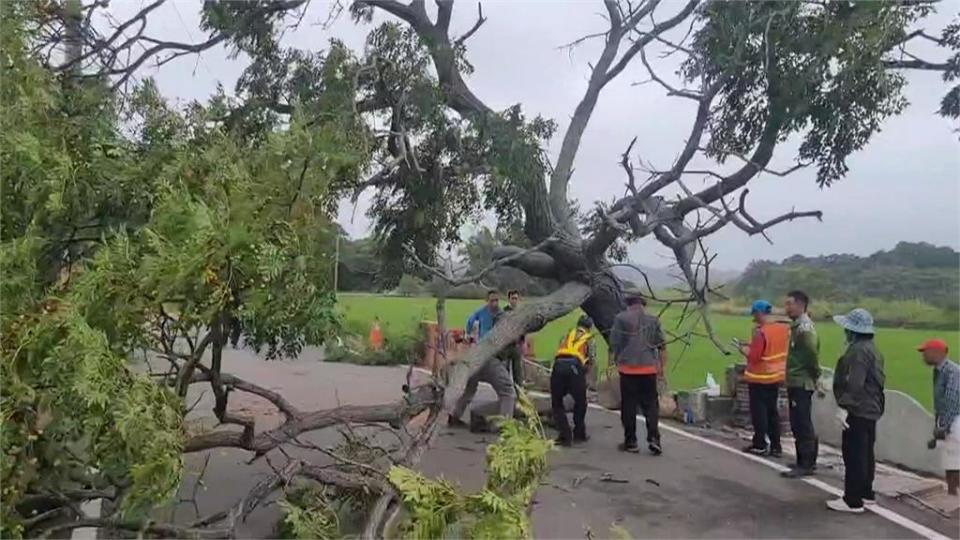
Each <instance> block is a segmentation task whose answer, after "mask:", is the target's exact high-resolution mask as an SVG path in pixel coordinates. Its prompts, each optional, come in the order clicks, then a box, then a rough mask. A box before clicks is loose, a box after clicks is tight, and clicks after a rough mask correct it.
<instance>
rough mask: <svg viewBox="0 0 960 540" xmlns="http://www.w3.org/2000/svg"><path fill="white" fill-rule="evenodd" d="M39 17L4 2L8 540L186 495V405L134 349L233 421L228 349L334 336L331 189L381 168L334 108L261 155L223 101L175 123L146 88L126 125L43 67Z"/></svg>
mask: <svg viewBox="0 0 960 540" xmlns="http://www.w3.org/2000/svg"><path fill="white" fill-rule="evenodd" d="M32 6H34V4H30V3H22V4H21V3H6V2H5V3H3V4H2V9H3V17H2V21H3V31H2V32H0V33H2V39H3V42H2V45H3V47H2V54H3V62H2V66H3V74H2V78H3V80H4V84H3V85H2V88H3V90H2V100H3V101H2V106H3V111H2V115H0V118H2V121H3V122H4V125H3V129H2V130H0V137H2V141H0V147H2V156H0V157H2V164H0V170H2V182H3V199H2V202H3V207H2V214H3V228H2V244H0V264H2V271H3V276H4V279H3V280H2V294H3V300H4V306H3V311H2V319H0V325H2V348H3V362H2V376H3V381H4V384H3V388H2V417H3V438H2V448H3V454H4V459H3V465H2V477H3V481H2V484H3V491H2V493H3V498H2V507H3V516H2V517H3V520H2V521H3V527H4V528H3V536H4V537H11V536H19V535H20V534H30V533H31V532H30V530H24V529H23V528H22V527H23V523H24V521H23V518H24V517H25V516H27V515H29V512H30V511H31V509H33V510H35V509H36V508H37V507H36V505H37V504H39V503H40V502H42V501H45V500H48V499H51V498H52V499H53V500H54V501H60V500H61V499H63V498H64V497H67V496H65V495H63V493H64V492H67V491H70V490H73V492H77V491H78V490H79V491H83V490H84V489H94V488H95V489H102V490H105V491H104V493H107V494H108V496H109V498H113V499H114V500H115V502H116V503H117V506H118V508H119V512H120V514H119V516H120V517H122V518H123V519H136V518H138V517H141V516H143V515H145V513H146V512H147V511H149V510H150V509H151V508H153V507H154V506H155V505H156V504H158V503H161V502H163V501H164V500H166V499H167V498H168V497H170V496H171V495H172V494H173V493H174V492H175V491H176V489H177V487H178V485H179V479H180V470H181V468H182V452H183V447H184V432H183V427H182V414H183V410H184V404H183V403H182V402H181V401H180V400H179V399H178V396H177V395H176V393H174V392H173V391H172V389H171V388H170V387H168V386H167V385H165V384H159V385H158V384H156V383H155V382H153V381H150V380H148V379H147V378H146V377H144V376H142V375H139V374H136V373H134V372H133V371H131V369H130V368H129V367H128V360H129V358H130V357H131V356H132V355H133V354H134V352H136V351H141V350H142V351H148V352H151V354H155V355H160V356H159V357H160V358H161V361H169V362H170V363H171V367H172V368H173V369H172V375H173V379H170V380H168V381H161V382H170V383H171V384H176V386H177V389H178V390H180V391H181V393H182V391H183V390H184V389H185V387H186V385H189V384H190V383H191V382H193V379H192V373H193V370H194V369H197V370H199V369H201V368H203V369H206V370H212V371H211V372H210V373H212V375H211V377H212V378H213V379H214V381H215V383H214V384H215V387H214V393H215V394H217V398H218V399H217V402H218V404H221V403H222V404H223V407H222V408H221V409H220V410H219V411H220V413H222V414H225V408H226V407H225V403H226V402H225V399H226V397H225V396H226V392H225V389H224V386H223V385H222V383H219V381H216V379H217V377H218V372H219V368H220V366H219V365H218V364H217V362H218V361H219V358H218V354H219V353H218V351H219V350H220V349H221V348H222V347H223V345H224V344H225V342H226V341H227V339H228V338H233V340H234V341H237V340H240V339H242V340H243V341H244V342H245V343H247V344H249V345H250V346H252V347H254V348H255V349H257V350H260V349H261V348H262V349H263V350H264V351H265V353H266V355H267V356H268V357H274V356H280V355H295V354H297V353H298V352H299V351H300V349H301V347H302V346H303V345H304V344H320V343H322V342H323V341H324V340H325V339H326V338H327V337H328V336H329V335H330V334H331V332H334V331H336V329H337V327H338V321H337V318H336V315H335V312H334V297H333V295H332V294H331V290H330V289H331V286H330V279H331V278H332V276H331V273H330V269H331V268H332V260H331V258H332V253H331V252H330V250H329V249H327V248H328V246H329V245H330V242H329V241H328V239H329V238H331V237H332V234H333V231H334V229H333V226H332V219H331V218H332V212H333V209H334V208H335V206H336V198H335V196H334V195H333V194H335V193H336V191H335V189H334V188H333V186H334V185H335V184H336V183H338V182H343V181H344V178H355V177H356V176H357V175H358V174H359V171H360V170H361V169H362V168H363V166H364V163H365V156H366V154H365V148H364V144H365V143H364V141H365V135H364V133H363V132H362V131H359V132H358V131H357V125H356V124H355V123H351V121H350V120H349V119H350V117H351V114H352V113H349V110H348V111H347V113H348V114H346V115H338V114H336V110H337V109H336V107H335V106H334V105H332V104H331V103H332V101H334V100H331V102H328V103H326V104H324V107H326V110H327V111H328V112H330V113H331V114H329V115H326V116H324V117H323V118H312V117H307V116H306V113H303V114H301V113H299V112H297V113H295V114H294V116H293V118H291V119H290V120H289V122H288V124H287V126H286V127H285V128H284V129H282V130H272V131H269V132H266V133H260V134H258V137H256V138H252V137H250V136H249V134H248V133H243V132H241V131H238V130H236V129H231V126H229V125H227V123H225V122H223V121H222V120H223V119H224V118H225V117H226V115H225V114H224V113H225V112H229V107H230V104H229V103H228V102H227V101H226V100H224V99H222V98H218V99H215V100H214V101H213V102H212V103H211V105H210V106H207V107H204V106H200V105H196V104H195V105H193V106H191V107H189V108H188V109H187V110H185V111H178V110H175V109H173V108H171V107H169V106H168V105H167V104H166V103H165V101H164V100H163V98H162V97H161V96H160V95H159V93H158V92H157V89H156V87H155V86H154V85H153V84H152V83H150V82H149V81H148V82H146V83H145V84H143V85H142V86H141V87H139V88H138V89H137V91H136V92H135V93H134V94H133V95H132V96H131V99H130V101H129V107H128V108H127V109H125V110H124V111H123V115H122V116H121V115H120V114H118V112H117V110H118V108H117V106H116V105H115V101H114V99H113V96H112V95H111V94H110V93H109V92H106V91H105V89H104V87H102V86H101V85H100V84H98V83H96V82H95V81H88V82H86V83H83V84H76V83H75V81H61V80H58V79H57V78H56V77H53V76H51V74H50V73H49V72H47V71H46V70H44V69H43V68H42V67H41V66H40V65H39V64H38V63H37V60H36V59H35V58H33V57H32V56H31V55H30V54H29V51H28V41H29V40H30V39H31V35H30V32H29V28H30V24H29V20H30V18H31V17H33V16H34V14H32V13H31V12H30V8H31V7H32ZM334 78H335V77H334ZM331 86H335V85H331ZM344 118H346V119H347V121H346V122H344ZM124 122H126V129H121V126H123V125H124ZM14 126H15V127H14ZM209 351H213V354H214V364H213V365H211V366H210V367H203V366H200V364H199V360H200V358H201V357H202V356H203V354H204V353H205V352H209ZM164 359H165V360H164ZM184 359H186V362H184ZM178 366H179V367H178ZM205 373H206V372H205ZM221 399H222V401H221ZM63 500H68V499H63ZM38 501H39V502H38ZM44 504H46V503H44ZM41 508H43V507H42V506H41Z"/></svg>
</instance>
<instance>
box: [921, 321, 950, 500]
mask: <svg viewBox="0 0 960 540" xmlns="http://www.w3.org/2000/svg"><path fill="white" fill-rule="evenodd" d="M917 350H919V351H920V352H921V353H923V361H924V363H926V364H927V365H928V366H931V367H933V416H934V423H933V439H931V440H930V442H929V443H928V444H927V447H928V448H930V449H931V450H933V449H935V448H936V447H937V444H938V443H939V444H940V445H941V446H942V452H943V468H944V470H945V471H946V477H947V492H948V493H949V494H950V495H956V494H957V488H958V487H960V367H958V366H957V364H955V363H954V362H953V361H951V360H950V359H949V358H947V343H946V342H945V341H943V340H942V339H929V340H927V341H925V342H923V344H922V345H920V347H918V349H917Z"/></svg>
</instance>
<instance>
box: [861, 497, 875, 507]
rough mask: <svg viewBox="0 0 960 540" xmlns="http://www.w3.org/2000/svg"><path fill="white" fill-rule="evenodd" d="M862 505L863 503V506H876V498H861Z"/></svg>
mask: <svg viewBox="0 0 960 540" xmlns="http://www.w3.org/2000/svg"><path fill="white" fill-rule="evenodd" d="M863 505H864V506H876V505H877V500H876V499H864V500H863Z"/></svg>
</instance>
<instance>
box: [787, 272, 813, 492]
mask: <svg viewBox="0 0 960 540" xmlns="http://www.w3.org/2000/svg"><path fill="white" fill-rule="evenodd" d="M809 305H810V298H809V297H808V296H807V295H806V293H804V292H803V291H790V292H788V293H787V297H786V299H785V301H784V311H786V312H787V316H788V317H790V320H791V323H790V350H789V352H788V353H787V400H788V401H789V404H790V431H792V432H793V439H794V448H795V449H796V453H797V462H796V463H795V464H793V465H791V467H790V470H789V471H786V472H783V473H781V475H782V476H784V477H786V478H799V477H801V476H810V475H812V474H813V471H814V469H816V468H817V454H818V453H819V452H820V441H819V440H818V439H817V434H816V431H814V429H813V393H814V391H818V392H819V390H818V388H820V386H819V384H820V372H821V369H820V340H819V338H818V337H817V330H816V328H815V327H814V325H813V320H811V319H810V315H808V314H807V308H808V306H809Z"/></svg>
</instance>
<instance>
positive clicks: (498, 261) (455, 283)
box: [404, 237, 556, 287]
mask: <svg viewBox="0 0 960 540" xmlns="http://www.w3.org/2000/svg"><path fill="white" fill-rule="evenodd" d="M555 240H556V238H554V237H550V238H547V239H546V240H544V241H542V242H540V243H539V244H537V245H535V246H533V247H531V248H527V249H524V250H523V251H520V252H517V253H513V254H511V255H507V256H505V257H501V258H494V260H493V262H491V263H490V264H488V265H487V266H485V267H484V268H483V269H482V270H480V271H479V272H477V273H475V274H471V275H468V276H464V277H462V278H455V277H453V276H451V275H447V273H446V272H444V271H443V270H441V269H439V268H437V267H435V266H431V265H429V264H427V263H425V262H423V260H422V259H420V257H418V256H417V252H416V250H415V249H413V247H412V246H409V245H407V246H404V248H405V249H406V251H407V254H408V255H409V256H410V258H412V259H413V260H414V262H416V263H417V265H418V266H420V267H421V268H422V269H424V270H426V271H427V272H430V273H431V274H433V275H435V276H437V277H438V278H440V279H442V280H443V281H445V282H447V284H449V285H450V286H451V287H459V286H461V285H467V284H468V283H478V282H480V280H482V279H483V278H484V277H485V276H486V275H487V274H489V273H490V272H492V271H494V270H496V269H497V268H500V267H501V266H505V265H508V264H510V263H513V262H515V261H518V260H520V259H522V258H524V257H526V256H527V255H530V254H533V253H537V252H540V251H542V250H543V249H544V248H545V247H547V246H549V245H550V244H551V243H553V242H554V241H555Z"/></svg>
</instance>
